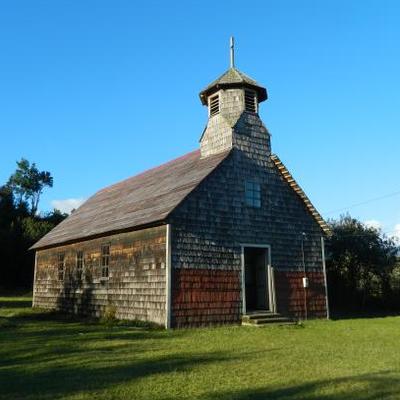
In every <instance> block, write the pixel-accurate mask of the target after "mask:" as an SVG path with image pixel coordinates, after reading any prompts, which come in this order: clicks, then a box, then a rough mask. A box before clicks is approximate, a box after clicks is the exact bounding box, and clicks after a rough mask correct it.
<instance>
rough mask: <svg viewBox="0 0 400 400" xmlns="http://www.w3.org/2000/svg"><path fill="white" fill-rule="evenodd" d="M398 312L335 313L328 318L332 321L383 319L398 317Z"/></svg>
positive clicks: (399, 314) (399, 313)
mask: <svg viewBox="0 0 400 400" xmlns="http://www.w3.org/2000/svg"><path fill="white" fill-rule="evenodd" d="M398 316H400V312H399V311H389V310H387V311H384V310H364V311H348V310H347V311H335V312H332V313H331V316H330V318H331V319H332V320H334V321H337V320H341V319H371V318H385V317H398Z"/></svg>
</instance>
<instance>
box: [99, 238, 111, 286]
mask: <svg viewBox="0 0 400 400" xmlns="http://www.w3.org/2000/svg"><path fill="white" fill-rule="evenodd" d="M109 264H110V245H108V244H104V245H103V246H101V277H102V278H108V272H109V271H108V266H109Z"/></svg>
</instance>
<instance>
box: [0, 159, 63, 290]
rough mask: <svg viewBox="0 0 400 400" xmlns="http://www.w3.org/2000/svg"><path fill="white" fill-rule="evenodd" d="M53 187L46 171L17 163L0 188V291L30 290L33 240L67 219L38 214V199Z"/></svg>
mask: <svg viewBox="0 0 400 400" xmlns="http://www.w3.org/2000/svg"><path fill="white" fill-rule="evenodd" d="M52 186H53V178H52V176H51V174H50V173H49V172H47V171H39V170H38V168H37V167H36V165H35V164H34V163H33V164H30V163H29V161H27V160H25V159H21V161H19V162H17V169H16V171H15V172H14V173H13V174H12V175H11V176H10V178H9V180H8V181H7V182H6V183H5V184H4V185H2V186H0V254H1V260H0V289H1V288H4V289H8V290H17V289H31V288H32V282H33V269H34V252H33V251H28V249H29V247H30V246H32V245H33V244H34V243H35V242H36V241H37V240H39V239H40V238H41V237H42V236H43V235H45V234H46V233H47V232H48V231H50V230H51V229H53V228H54V227H55V226H56V225H57V224H59V223H60V222H61V221H62V220H63V219H64V218H65V217H66V216H67V215H66V214H62V213H61V212H60V211H57V210H54V211H52V212H50V213H47V214H44V215H43V214H41V215H39V214H38V212H37V211H38V206H39V201H40V195H41V194H42V192H43V190H44V188H45V187H52Z"/></svg>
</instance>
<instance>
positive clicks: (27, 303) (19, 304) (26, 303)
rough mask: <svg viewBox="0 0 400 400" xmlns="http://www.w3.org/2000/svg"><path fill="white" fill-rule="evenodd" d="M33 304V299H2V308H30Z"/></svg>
mask: <svg viewBox="0 0 400 400" xmlns="http://www.w3.org/2000/svg"><path fill="white" fill-rule="evenodd" d="M31 306H32V300H25V299H24V300H0V308H11V309H12V308H28V307H31Z"/></svg>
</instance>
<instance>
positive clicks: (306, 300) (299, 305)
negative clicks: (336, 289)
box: [275, 271, 326, 319]
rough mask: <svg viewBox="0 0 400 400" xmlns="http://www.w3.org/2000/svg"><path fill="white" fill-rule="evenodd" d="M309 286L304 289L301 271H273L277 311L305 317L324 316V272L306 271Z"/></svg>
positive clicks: (300, 317)
mask: <svg viewBox="0 0 400 400" xmlns="http://www.w3.org/2000/svg"><path fill="white" fill-rule="evenodd" d="M306 275H307V277H308V280H309V287H308V288H307V289H304V287H303V277H304V273H303V272H301V271H296V272H294V271H287V272H284V271H275V293H276V302H277V309H278V312H279V313H281V314H283V315H290V316H294V317H296V318H299V319H304V318H305V315H306V314H305V309H306V304H307V316H308V318H326V298H325V283H324V274H323V273H322V272H308V273H307V274H306Z"/></svg>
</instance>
